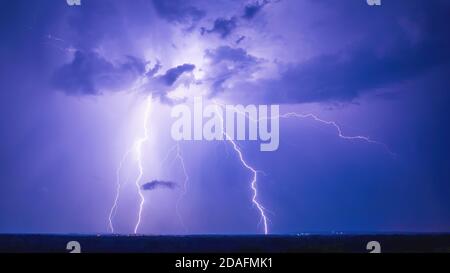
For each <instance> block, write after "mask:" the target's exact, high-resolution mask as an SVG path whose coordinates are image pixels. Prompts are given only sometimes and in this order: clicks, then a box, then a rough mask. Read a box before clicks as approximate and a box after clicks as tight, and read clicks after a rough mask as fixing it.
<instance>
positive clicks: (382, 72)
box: [218, 1, 450, 103]
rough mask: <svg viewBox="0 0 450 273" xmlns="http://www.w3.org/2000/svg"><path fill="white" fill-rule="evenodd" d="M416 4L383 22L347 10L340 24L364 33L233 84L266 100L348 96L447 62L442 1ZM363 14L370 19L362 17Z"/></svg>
mask: <svg viewBox="0 0 450 273" xmlns="http://www.w3.org/2000/svg"><path fill="white" fill-rule="evenodd" d="M417 3H418V2H417ZM417 5H418V7H420V8H417V9H412V10H411V11H410V12H409V14H408V16H402V17H397V16H394V17H392V19H391V18H390V17H389V21H388V22H385V20H379V17H374V18H372V17H369V15H370V14H369V15H367V16H361V15H360V14H356V15H351V14H350V15H348V16H347V18H346V20H347V21H348V22H346V24H351V25H364V26H365V27H366V28H367V30H366V31H367V34H370V35H362V36H361V37H363V39H361V40H360V41H359V42H353V43H352V44H351V46H346V47H344V48H342V49H340V50H336V51H334V52H327V53H322V54H320V55H317V56H315V57H312V58H310V59H309V60H307V61H304V62H301V63H294V64H286V63H284V64H283V63H278V67H279V73H277V74H276V75H273V77H272V78H271V79H266V80H260V81H258V82H252V83H249V82H245V81H243V82H242V83H241V84H238V85H234V86H235V87H234V88H235V89H236V92H237V93H238V92H239V91H238V90H246V97H247V98H248V97H249V96H250V95H249V94H251V96H255V97H254V100H258V101H265V102H269V103H303V102H329V101H351V100H354V99H355V98H358V97H359V96H361V95H362V94H365V93H367V92H371V91H375V90H379V89H380V88H383V87H388V86H392V85H395V84H400V83H403V82H406V81H408V80H412V79H415V78H417V77H420V76H421V75H424V74H425V73H427V72H429V71H432V70H433V69H434V68H438V67H443V66H445V65H446V64H450V49H449V48H450V38H449V37H450V36H448V35H447V30H446V25H447V24H446V21H448V12H446V10H447V11H448V5H449V4H448V2H445V1H440V2H438V1H436V2H433V3H431V2H430V3H423V4H420V5H419V4H417ZM358 8H360V7H358ZM424 10H425V11H426V13H425V12H423V11H424ZM364 12H367V11H364ZM371 14H372V13H371ZM367 17H369V18H371V19H372V20H370V21H369V20H368V21H365V20H366V18H367ZM385 26H389V28H386V27H385ZM332 29H333V28H332ZM218 80H222V78H220V79H218ZM237 96H242V94H240V95H237Z"/></svg>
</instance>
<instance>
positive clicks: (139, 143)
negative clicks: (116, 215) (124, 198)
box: [133, 95, 153, 234]
mask: <svg viewBox="0 0 450 273" xmlns="http://www.w3.org/2000/svg"><path fill="white" fill-rule="evenodd" d="M152 102H153V100H152V96H151V95H150V96H148V98H147V104H146V107H145V115H144V136H142V137H141V138H139V139H138V140H136V142H135V143H134V145H133V146H134V147H135V149H136V160H137V165H138V168H139V175H138V177H137V178H136V182H135V184H136V188H137V191H138V194H139V197H140V203H139V213H138V219H137V222H136V225H135V227H134V234H136V233H137V231H138V229H139V225H140V224H141V218H142V210H143V208H144V203H145V197H144V194H143V193H142V190H141V185H140V182H141V179H142V176H143V175H144V167H143V166H142V146H143V144H144V143H145V142H147V140H148V138H149V134H150V132H149V128H148V123H149V122H148V121H149V119H150V112H151V108H152Z"/></svg>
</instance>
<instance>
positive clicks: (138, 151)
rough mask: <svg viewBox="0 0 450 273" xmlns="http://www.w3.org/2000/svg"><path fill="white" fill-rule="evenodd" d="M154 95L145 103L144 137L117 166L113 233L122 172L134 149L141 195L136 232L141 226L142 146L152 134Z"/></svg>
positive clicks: (111, 212)
mask: <svg viewBox="0 0 450 273" xmlns="http://www.w3.org/2000/svg"><path fill="white" fill-rule="evenodd" d="M152 102H153V100H152V95H150V96H148V97H147V101H146V105H145V114H144V120H143V130H144V134H143V136H142V137H140V138H138V139H137V140H135V142H134V143H133V145H132V146H131V148H130V149H128V150H127V151H126V152H125V153H124V155H123V156H122V159H121V160H120V162H119V166H118V167H117V170H116V196H115V198H114V203H113V206H112V207H111V210H110V212H109V231H110V232H111V233H114V225H113V218H114V216H115V214H116V212H117V206H118V201H119V197H120V191H121V187H122V185H123V183H122V182H121V179H120V172H121V170H122V167H123V164H124V163H125V160H126V159H127V158H128V157H129V156H130V154H131V153H132V152H133V151H134V152H135V153H136V161H137V167H138V172H139V174H138V176H137V178H136V180H135V184H136V188H137V190H138V194H139V197H140V202H139V211H138V219H137V222H136V225H135V227H134V233H135V234H136V233H137V230H138V228H139V225H140V223H141V218H142V210H143V206H144V203H145V198H144V195H143V193H142V190H141V185H140V182H141V180H142V177H143V175H144V167H143V164H142V146H143V145H144V143H145V142H146V141H147V140H148V138H149V135H150V130H149V128H148V122H149V119H150V112H151V108H152Z"/></svg>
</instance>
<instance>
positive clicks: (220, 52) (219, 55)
mask: <svg viewBox="0 0 450 273" xmlns="http://www.w3.org/2000/svg"><path fill="white" fill-rule="evenodd" d="M205 56H206V57H207V58H208V59H209V60H210V61H211V62H212V63H213V64H218V63H220V62H224V61H231V62H233V63H235V64H237V65H238V66H240V67H241V68H242V67H243V66H248V65H250V64H255V63H257V61H258V59H257V58H255V57H254V56H252V55H250V54H248V53H247V51H245V49H243V48H232V47H229V46H221V47H218V48H216V49H214V50H207V51H206V52H205Z"/></svg>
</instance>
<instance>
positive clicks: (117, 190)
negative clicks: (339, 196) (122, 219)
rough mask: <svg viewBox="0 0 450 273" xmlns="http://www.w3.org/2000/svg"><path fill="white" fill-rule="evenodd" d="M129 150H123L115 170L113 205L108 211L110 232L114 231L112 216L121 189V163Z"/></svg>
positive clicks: (113, 215)
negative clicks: (123, 152)
mask: <svg viewBox="0 0 450 273" xmlns="http://www.w3.org/2000/svg"><path fill="white" fill-rule="evenodd" d="M131 151H132V150H131V149H129V150H128V151H126V152H125V154H124V155H123V157H122V159H121V160H120V162H119V166H118V168H117V170H116V197H115V198H114V203H113V206H112V207H111V210H110V212H109V231H110V232H111V233H114V225H113V218H114V217H115V216H116V212H117V206H118V202H119V197H120V190H121V187H122V183H121V180H120V172H121V170H122V166H123V163H124V162H125V160H126V159H127V158H128V156H129V155H130V153H131Z"/></svg>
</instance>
